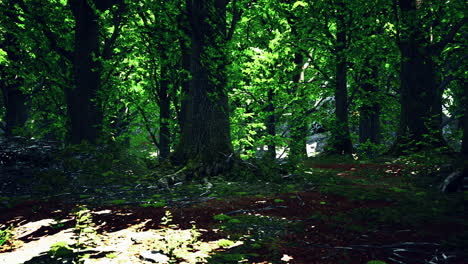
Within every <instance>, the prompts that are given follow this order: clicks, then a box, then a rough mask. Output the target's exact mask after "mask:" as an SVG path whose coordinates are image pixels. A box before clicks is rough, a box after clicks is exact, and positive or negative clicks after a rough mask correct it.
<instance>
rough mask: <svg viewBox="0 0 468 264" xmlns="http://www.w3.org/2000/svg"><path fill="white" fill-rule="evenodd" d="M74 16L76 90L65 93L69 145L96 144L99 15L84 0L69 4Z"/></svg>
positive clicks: (98, 82)
mask: <svg viewBox="0 0 468 264" xmlns="http://www.w3.org/2000/svg"><path fill="white" fill-rule="evenodd" d="M72 11H73V16H74V17H75V23H76V26H75V51H74V58H73V68H74V77H75V87H73V88H71V89H67V90H66V97H67V103H68V114H69V117H70V125H71V130H70V142H71V143H72V144H79V143H81V142H82V141H88V142H90V143H96V141H97V139H98V137H99V136H100V131H101V125H102V112H101V109H100V107H99V98H98V96H97V93H98V91H99V88H100V86H101V84H100V71H101V69H100V66H101V65H100V62H99V59H98V56H99V25H98V16H97V15H96V14H95V13H94V11H93V10H92V8H91V7H90V6H89V4H88V1H86V0H76V1H74V3H73V4H72Z"/></svg>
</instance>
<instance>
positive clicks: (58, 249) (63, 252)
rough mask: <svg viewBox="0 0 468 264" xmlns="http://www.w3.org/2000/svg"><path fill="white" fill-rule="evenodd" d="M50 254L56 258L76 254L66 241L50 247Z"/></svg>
mask: <svg viewBox="0 0 468 264" xmlns="http://www.w3.org/2000/svg"><path fill="white" fill-rule="evenodd" d="M49 254H50V255H51V256H52V257H54V258H69V257H73V256H74V252H73V249H72V248H71V247H70V246H68V245H67V243H66V242H57V243H55V244H53V245H52V246H51V247H50V250H49Z"/></svg>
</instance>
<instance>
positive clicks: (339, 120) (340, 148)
mask: <svg viewBox="0 0 468 264" xmlns="http://www.w3.org/2000/svg"><path fill="white" fill-rule="evenodd" d="M341 6H342V4H341ZM342 11H343V10H342V8H339V9H338V12H342ZM336 26H337V33H336V48H335V52H336V72H335V74H336V89H335V107H336V108H335V117H336V123H335V125H334V128H333V129H332V150H331V152H332V153H336V154H340V155H343V154H351V153H352V152H353V145H352V142H351V136H350V133H349V123H348V90H347V76H346V75H347V63H346V54H345V52H346V23H345V18H344V16H343V15H342V14H338V16H337V25H336Z"/></svg>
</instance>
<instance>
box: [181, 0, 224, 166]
mask: <svg viewBox="0 0 468 264" xmlns="http://www.w3.org/2000/svg"><path fill="white" fill-rule="evenodd" d="M227 4H228V1H225V0H205V1H197V0H193V1H187V7H186V8H187V13H188V19H189V22H190V33H191V35H190V40H191V43H190V75H191V79H190V86H189V89H188V92H187V100H185V101H183V102H182V103H184V104H186V105H185V106H184V107H185V115H184V117H183V120H184V123H183V127H182V134H181V137H180V142H179V143H178V145H177V147H176V149H175V153H174V154H173V160H174V161H176V162H178V163H186V162H188V161H189V160H194V161H197V162H201V163H203V164H204V165H205V166H206V167H207V171H208V174H218V173H219V172H220V169H223V166H221V167H220V166H219V164H222V162H224V161H226V160H228V157H229V156H230V155H232V153H233V147H232V143H231V135H230V126H229V106H228V98H227V91H226V82H227V80H226V72H225V71H226V64H227V61H226V60H227V59H226V58H227V56H226V55H227V54H226V43H227V26H226V5H227Z"/></svg>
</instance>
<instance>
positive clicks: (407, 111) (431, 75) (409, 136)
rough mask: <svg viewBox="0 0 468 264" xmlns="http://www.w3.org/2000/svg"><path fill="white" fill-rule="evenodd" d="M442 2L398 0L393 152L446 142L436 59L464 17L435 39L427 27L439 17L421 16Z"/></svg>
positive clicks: (459, 26) (461, 23)
mask: <svg viewBox="0 0 468 264" xmlns="http://www.w3.org/2000/svg"><path fill="white" fill-rule="evenodd" d="M444 5H445V4H440V5H435V4H434V3H431V2H423V1H418V0H399V1H398V7H399V11H400V15H399V22H400V28H399V30H400V32H399V33H400V34H399V39H398V45H399V49H400V53H401V62H400V102H401V113H400V126H399V131H398V139H397V142H396V143H395V145H394V148H393V150H394V151H396V152H401V151H402V149H403V148H408V147H409V148H411V149H413V150H420V149H421V148H423V147H427V148H437V147H440V146H445V145H446V143H445V141H444V139H443V138H442V131H441V120H442V93H443V88H444V87H442V86H441V82H440V80H439V78H438V76H439V74H438V71H437V67H438V65H437V62H436V59H437V58H438V57H439V56H440V54H441V52H442V51H443V50H444V48H445V47H446V45H447V44H448V43H449V42H451V41H452V40H453V38H454V36H455V35H456V33H457V32H458V30H459V29H460V28H461V26H462V25H463V24H464V23H465V22H466V18H463V19H462V20H459V21H457V22H455V23H454V24H452V25H451V27H450V28H449V30H448V33H446V34H445V35H442V37H440V40H438V41H437V40H436V39H434V35H433V34H432V33H431V32H430V30H429V31H428V29H430V28H433V27H435V26H438V24H440V22H441V21H440V19H441V18H440V17H436V18H435V19H433V20H432V21H429V22H430V24H429V22H427V21H425V20H424V18H425V17H431V16H430V15H431V12H432V11H431V9H432V8H433V9H437V8H438V11H437V15H438V14H440V13H442V10H443V8H444ZM428 24H429V26H428ZM428 139H430V142H428ZM421 142H426V144H421Z"/></svg>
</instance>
